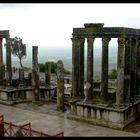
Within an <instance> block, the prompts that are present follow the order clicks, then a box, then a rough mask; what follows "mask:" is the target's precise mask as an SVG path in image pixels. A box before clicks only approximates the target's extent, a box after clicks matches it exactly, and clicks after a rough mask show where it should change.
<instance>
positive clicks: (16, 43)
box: [10, 37, 26, 68]
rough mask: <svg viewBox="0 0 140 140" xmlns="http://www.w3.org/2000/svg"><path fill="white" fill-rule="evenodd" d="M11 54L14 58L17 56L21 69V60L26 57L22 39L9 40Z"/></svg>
mask: <svg viewBox="0 0 140 140" xmlns="http://www.w3.org/2000/svg"><path fill="white" fill-rule="evenodd" d="M10 41H11V52H12V54H13V55H14V56H17V57H18V58H19V61H20V66H21V68H23V65H22V59H23V58H24V56H26V45H25V44H23V41H22V39H21V38H20V37H19V38H18V37H15V38H11V39H10Z"/></svg>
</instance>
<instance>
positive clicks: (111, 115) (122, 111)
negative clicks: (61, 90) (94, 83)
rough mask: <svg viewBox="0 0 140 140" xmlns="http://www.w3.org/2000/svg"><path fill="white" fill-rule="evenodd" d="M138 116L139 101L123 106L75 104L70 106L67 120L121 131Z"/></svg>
mask: <svg viewBox="0 0 140 140" xmlns="http://www.w3.org/2000/svg"><path fill="white" fill-rule="evenodd" d="M139 115H140V101H137V102H135V103H134V104H126V105H124V106H115V105H114V106H112V107H109V106H106V105H104V104H91V103H88V104H87V103H84V102H77V103H75V104H71V112H70V114H69V115H68V118H70V119H74V120H81V121H85V122H88V123H91V124H97V125H101V126H106V127H110V128H115V129H120V130H122V129H123V128H124V127H125V126H126V125H128V124H129V123H131V122H132V121H134V120H135V119H136V118H137V117H138V116H139Z"/></svg>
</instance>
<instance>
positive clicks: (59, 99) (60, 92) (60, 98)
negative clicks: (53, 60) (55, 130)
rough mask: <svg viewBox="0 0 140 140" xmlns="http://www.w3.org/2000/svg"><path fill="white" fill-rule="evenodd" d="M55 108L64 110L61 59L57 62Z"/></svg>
mask: <svg viewBox="0 0 140 140" xmlns="http://www.w3.org/2000/svg"><path fill="white" fill-rule="evenodd" d="M57 109H58V110H62V111H64V110H65V106H64V67H63V62H62V60H59V61H58V62H57Z"/></svg>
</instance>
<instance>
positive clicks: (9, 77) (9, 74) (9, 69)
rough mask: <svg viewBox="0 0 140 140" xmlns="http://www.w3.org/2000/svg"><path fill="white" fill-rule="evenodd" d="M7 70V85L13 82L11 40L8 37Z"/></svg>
mask: <svg viewBox="0 0 140 140" xmlns="http://www.w3.org/2000/svg"><path fill="white" fill-rule="evenodd" d="M6 70H7V85H8V86H10V85H11V84H12V62H11V42H10V39H6Z"/></svg>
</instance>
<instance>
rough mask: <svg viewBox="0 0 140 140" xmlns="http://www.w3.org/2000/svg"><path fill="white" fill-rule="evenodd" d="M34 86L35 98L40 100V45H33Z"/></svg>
mask: <svg viewBox="0 0 140 140" xmlns="http://www.w3.org/2000/svg"><path fill="white" fill-rule="evenodd" d="M32 63H33V64H32V87H33V93H34V100H35V101H39V100H40V79H39V72H38V47H37V46H33V57H32Z"/></svg>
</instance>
